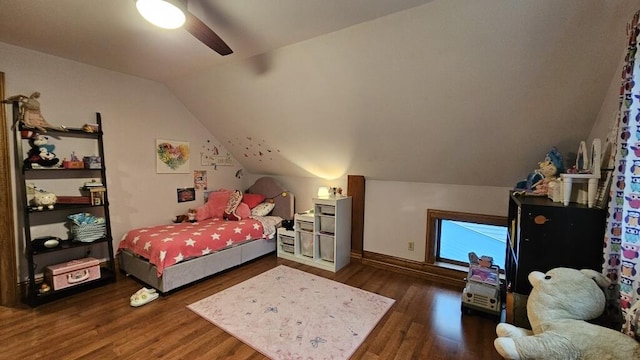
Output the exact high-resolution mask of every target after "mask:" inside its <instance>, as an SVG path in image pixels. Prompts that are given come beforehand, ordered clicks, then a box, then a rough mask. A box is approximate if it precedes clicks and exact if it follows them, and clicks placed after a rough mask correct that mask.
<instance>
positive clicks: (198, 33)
mask: <svg viewBox="0 0 640 360" xmlns="http://www.w3.org/2000/svg"><path fill="white" fill-rule="evenodd" d="M185 15H186V17H187V19H186V21H185V23H184V28H185V29H186V30H187V31H188V32H190V33H191V35H193V36H195V37H196V38H197V39H198V40H200V41H202V43H204V44H205V45H207V46H208V47H210V48H211V49H213V50H214V51H215V52H217V53H218V54H220V55H223V56H224V55H229V54H233V50H231V48H230V47H229V45H227V44H226V43H225V42H224V41H223V40H222V39H221V38H220V36H218V34H216V33H215V32H213V30H211V28H209V26H207V24H205V23H203V22H202V21H200V19H198V18H197V17H195V16H194V15H193V14H191V13H190V12H188V11H186V12H185Z"/></svg>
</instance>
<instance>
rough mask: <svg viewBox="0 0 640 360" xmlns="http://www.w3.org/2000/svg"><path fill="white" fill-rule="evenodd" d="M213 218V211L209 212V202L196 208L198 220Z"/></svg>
mask: <svg viewBox="0 0 640 360" xmlns="http://www.w3.org/2000/svg"><path fill="white" fill-rule="evenodd" d="M210 218H211V213H209V208H208V207H207V204H204V205H201V206H198V207H197V208H196V221H203V220H207V219H210Z"/></svg>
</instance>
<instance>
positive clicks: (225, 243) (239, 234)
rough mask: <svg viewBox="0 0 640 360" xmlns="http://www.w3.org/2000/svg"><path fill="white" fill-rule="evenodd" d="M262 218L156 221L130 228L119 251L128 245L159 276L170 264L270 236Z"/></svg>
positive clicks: (121, 242) (127, 247)
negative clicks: (175, 222) (183, 221)
mask: <svg viewBox="0 0 640 360" xmlns="http://www.w3.org/2000/svg"><path fill="white" fill-rule="evenodd" d="M265 227H269V226H263V224H262V221H259V220H256V219H253V218H246V219H242V220H240V221H227V220H222V219H207V220H204V221H200V222H195V223H180V224H170V225H158V226H150V227H144V228H140V229H134V230H130V231H129V232H128V233H127V234H125V236H124V237H123V238H122V240H121V241H120V245H118V251H121V250H123V249H128V250H130V251H131V252H133V253H134V254H136V255H138V256H141V257H144V258H145V259H147V260H149V262H150V263H151V264H153V265H155V266H156V269H157V272H158V277H160V276H161V275H162V271H163V270H164V269H165V268H166V267H169V266H171V265H173V264H176V263H179V262H181V261H185V260H188V259H191V258H194V257H198V256H203V255H207V254H210V253H212V252H215V251H218V250H221V249H224V248H227V247H232V246H235V245H238V244H240V243H243V242H246V241H250V240H255V239H265V238H272V237H273V235H272V234H269V233H268V232H267V233H265V231H264V230H263V229H264V228H265Z"/></svg>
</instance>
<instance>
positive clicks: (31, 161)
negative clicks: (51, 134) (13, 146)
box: [24, 134, 62, 168]
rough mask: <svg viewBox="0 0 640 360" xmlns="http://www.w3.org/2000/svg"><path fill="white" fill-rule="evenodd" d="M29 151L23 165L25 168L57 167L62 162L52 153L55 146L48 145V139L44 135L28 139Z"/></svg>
mask: <svg viewBox="0 0 640 360" xmlns="http://www.w3.org/2000/svg"><path fill="white" fill-rule="evenodd" d="M29 145H31V149H29V151H28V152H27V158H26V159H25V160H24V164H25V166H26V167H27V168H39V167H59V166H60V164H61V163H62V161H61V160H60V159H58V158H57V157H56V154H55V153H53V150H54V149H55V145H53V144H49V139H48V138H47V137H46V136H44V135H39V134H36V135H34V136H33V137H32V138H31V139H29Z"/></svg>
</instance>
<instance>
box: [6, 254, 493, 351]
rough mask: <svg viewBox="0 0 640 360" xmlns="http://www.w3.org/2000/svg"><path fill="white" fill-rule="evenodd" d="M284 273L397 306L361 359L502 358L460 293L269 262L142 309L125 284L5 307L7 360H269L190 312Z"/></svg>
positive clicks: (377, 272) (487, 326)
mask: <svg viewBox="0 0 640 360" xmlns="http://www.w3.org/2000/svg"><path fill="white" fill-rule="evenodd" d="M279 264H283V265H287V266H290V267H293V268H297V269H300V270H304V271H307V272H309V273H313V274H316V275H319V276H323V277H326V278H329V279H333V280H336V281H339V282H342V283H345V284H348V285H351V286H355V287H358V288H361V289H364V290H368V291H371V292H375V293H378V294H381V295H384V296H387V297H390V298H393V299H395V300H396V303H395V304H394V305H393V306H392V307H391V309H390V310H389V311H388V312H387V314H386V315H385V316H384V317H383V318H382V320H381V321H380V322H379V323H378V325H377V326H376V327H375V329H374V330H373V331H372V332H371V334H370V335H369V337H368V338H367V339H366V340H365V342H364V343H363V344H362V345H361V346H360V348H359V349H358V350H357V351H356V352H355V354H354V356H353V357H352V359H385V360H386V359H501V358H500V356H499V355H498V353H497V352H496V351H495V350H494V348H493V340H494V338H495V326H496V322H495V321H494V320H491V319H489V318H485V317H482V316H468V315H464V316H463V315H462V314H461V311H460V294H461V293H460V291H459V290H458V289H455V288H447V287H443V286H442V285H437V284H433V283H430V282H428V281H426V280H423V279H419V278H414V277H410V276H406V275H402V274H398V273H394V272H390V271H387V270H381V269H377V268H373V267H369V266H364V265H362V264H360V263H359V262H357V261H352V263H351V264H350V265H349V266H347V267H345V268H344V269H342V270H341V271H339V272H338V273H336V274H334V273H331V272H328V271H324V270H319V269H316V268H313V267H309V266H305V265H301V264H298V263H295V262H291V261H287V260H282V259H278V258H276V256H275V255H268V256H266V257H263V258H261V259H258V260H255V261H253V262H251V263H249V264H245V265H242V266H240V267H238V268H235V269H232V270H229V271H226V272H224V273H222V274H218V275H215V276H213V277H211V278H209V279H206V280H203V281H201V282H199V283H197V284H193V285H190V286H187V287H185V288H183V289H180V290H178V291H175V292H172V293H170V294H168V295H165V296H162V297H160V298H159V299H158V300H156V301H154V302H151V303H149V304H147V305H144V306H142V307H139V308H133V307H131V306H129V297H130V296H131V294H133V293H134V292H135V291H136V290H138V289H139V288H140V287H141V284H140V283H138V282H137V281H135V280H134V279H131V278H127V277H125V276H124V275H121V274H119V277H118V281H117V282H116V283H114V284H109V285H107V286H103V287H100V288H97V289H93V290H90V291H87V292H84V293H82V294H79V295H76V296H73V297H69V298H66V299H62V300H59V301H56V302H52V303H49V304H44V305H41V306H39V307H37V308H34V309H32V308H29V307H27V306H26V305H23V306H20V307H19V308H7V307H0V324H1V325H0V359H137V360H139V359H160V358H162V359H265V358H266V357H264V356H263V355H261V354H260V353H258V352H256V351H254V350H253V349H252V348H250V347H249V346H247V345H245V344H244V343H242V342H240V341H239V340H237V339H235V338H234V337H232V336H230V335H228V334H227V333H225V332H224V331H223V330H221V329H220V328H217V327H216V326H214V325H212V324H211V323H210V322H208V321H207V320H205V319H203V318H201V317H200V316H198V315H196V314H195V313H193V312H191V311H190V310H188V309H187V308H186V306H187V305H189V304H191V303H193V302H195V301H197V300H200V299H202V298H204V297H206V296H209V295H211V294H214V293H216V292H218V291H220V290H222V289H225V288H227V287H230V286H233V285H235V284H237V283H240V282H242V281H244V280H247V279H249V278H251V277H253V276H255V275H258V274H260V273H262V272H264V271H266V270H268V269H271V268H273V267H275V266H277V265H279Z"/></svg>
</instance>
